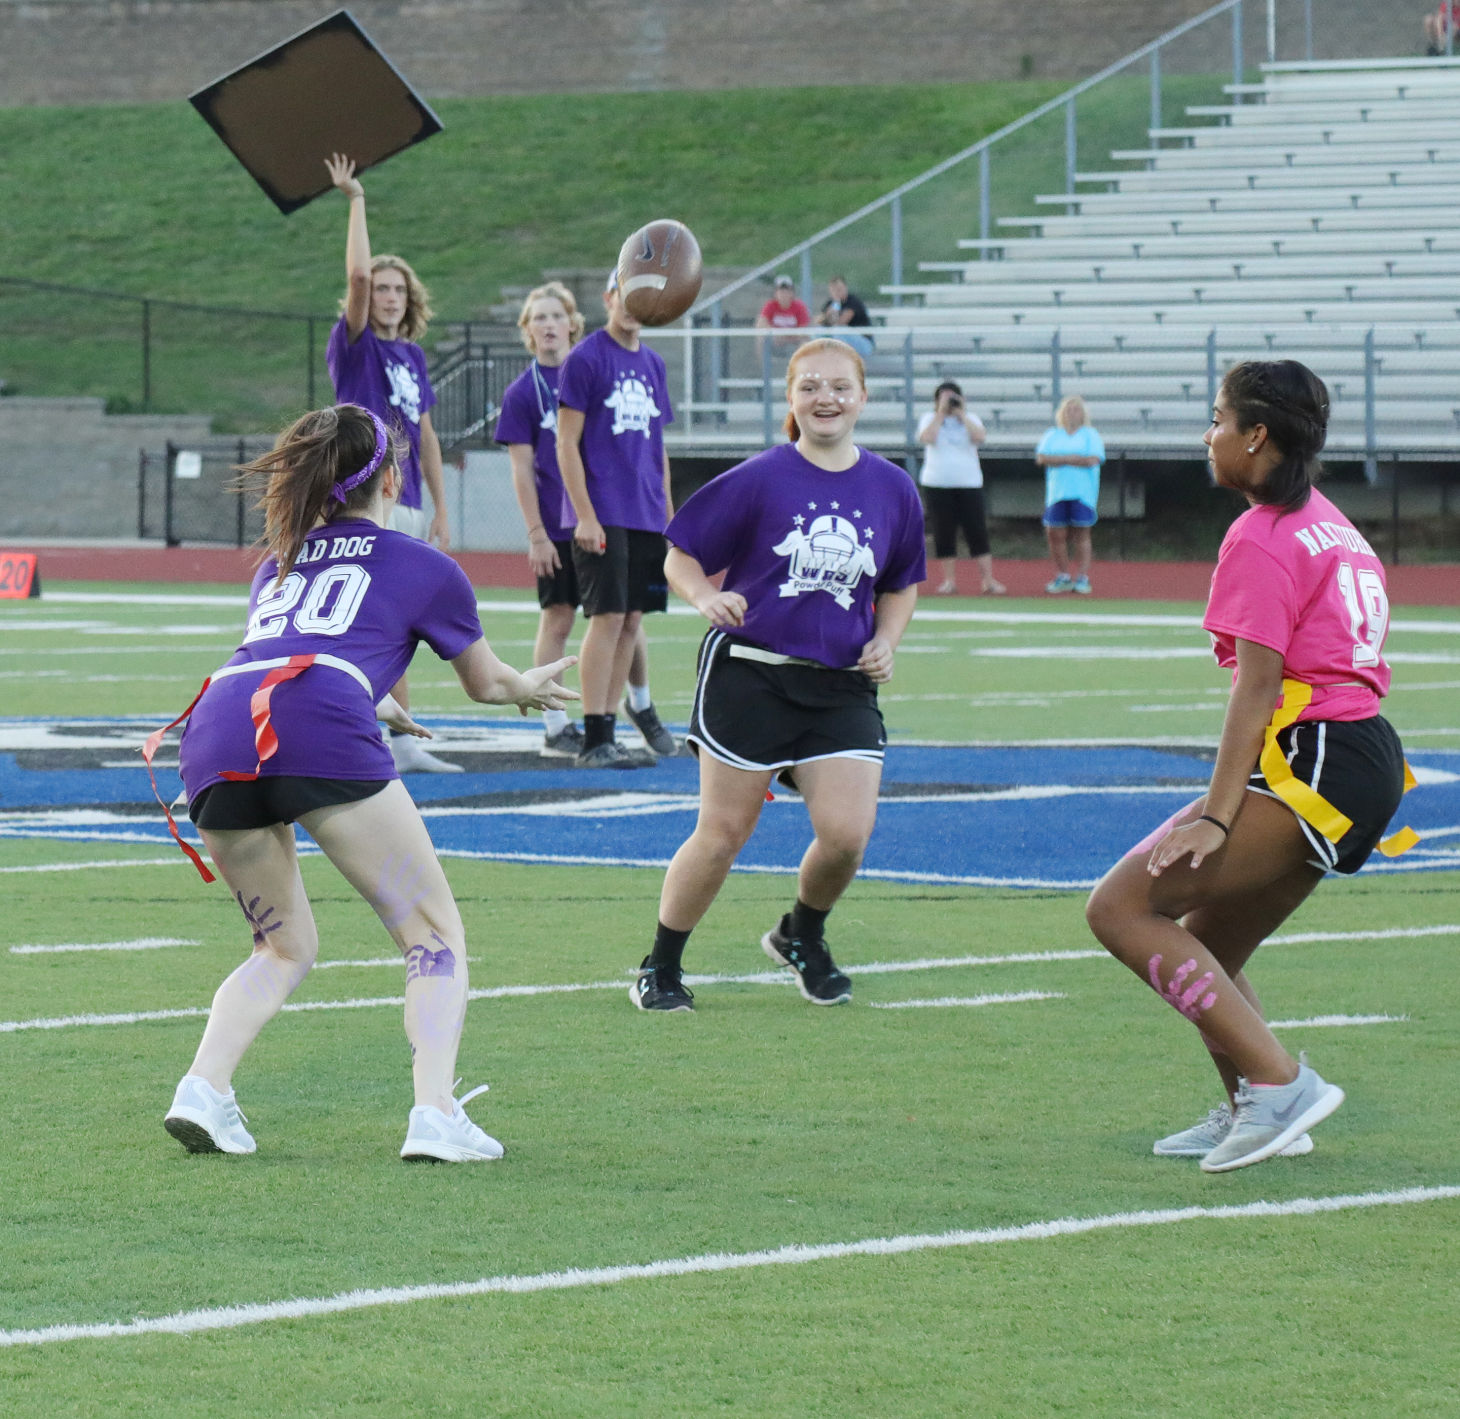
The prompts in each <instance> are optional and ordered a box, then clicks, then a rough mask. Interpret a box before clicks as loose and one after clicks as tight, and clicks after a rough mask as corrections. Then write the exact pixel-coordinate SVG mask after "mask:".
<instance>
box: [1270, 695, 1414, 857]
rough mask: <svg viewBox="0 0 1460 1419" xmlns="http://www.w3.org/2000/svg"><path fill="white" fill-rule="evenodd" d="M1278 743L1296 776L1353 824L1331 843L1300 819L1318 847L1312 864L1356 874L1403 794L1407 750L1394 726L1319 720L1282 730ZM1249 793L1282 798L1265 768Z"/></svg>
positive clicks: (1375, 721)
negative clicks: (1269, 781) (1265, 772)
mask: <svg viewBox="0 0 1460 1419" xmlns="http://www.w3.org/2000/svg"><path fill="white" fill-rule="evenodd" d="M1278 744H1279V746H1280V747H1281V749H1282V751H1283V755H1284V757H1285V758H1286V759H1287V761H1288V764H1289V766H1290V767H1291V768H1292V770H1293V776H1294V777H1295V778H1298V779H1301V780H1302V781H1303V782H1304V783H1306V784H1307V785H1308V786H1309V787H1310V788H1312V789H1313V790H1314V791H1315V792H1317V793H1321V794H1322V795H1323V797H1324V798H1326V799H1327V800H1328V801H1329V802H1330V803H1331V804H1333V806H1334V807H1335V808H1337V809H1338V811H1339V812H1340V813H1342V814H1343V815H1344V817H1346V818H1351V819H1352V820H1353V827H1351V828H1350V829H1349V830H1348V832H1346V833H1345V834H1344V835H1343V836H1342V837H1341V838H1340V839H1339V840H1338V841H1337V842H1336V843H1331V842H1329V841H1328V839H1327V838H1325V837H1324V836H1323V834H1322V833H1320V832H1319V831H1318V829H1317V828H1315V827H1314V826H1313V825H1312V824H1311V823H1309V822H1307V821H1305V820H1304V819H1302V818H1299V819H1298V826H1299V827H1300V828H1302V830H1303V836H1304V837H1306V838H1307V839H1308V842H1309V844H1310V845H1311V847H1312V848H1313V857H1312V858H1310V859H1309V860H1310V861H1311V862H1312V864H1313V866H1314V867H1317V868H1318V869H1319V870H1320V871H1323V872H1342V873H1345V874H1351V873H1354V872H1357V871H1358V870H1359V868H1361V867H1362V866H1363V865H1364V863H1365V862H1367V861H1368V860H1369V855H1370V854H1371V853H1372V852H1373V851H1374V848H1375V847H1376V846H1377V845H1378V842H1379V839H1380V838H1382V837H1383V836H1384V832H1385V830H1386V829H1387V828H1388V826H1389V820H1390V819H1391V818H1392V817H1393V816H1394V812H1395V810H1396V809H1397V808H1398V807H1399V800H1400V798H1401V797H1402V796H1403V794H1404V750H1403V749H1402V748H1401V747H1400V743H1399V736H1398V735H1397V734H1396V733H1395V732H1394V727H1393V726H1392V725H1391V724H1390V723H1389V721H1388V720H1387V719H1385V718H1384V717H1383V715H1377V714H1376V715H1375V716H1374V717H1373V718H1372V719H1354V720H1336V719H1329V720H1323V719H1318V720H1313V721H1311V722H1309V723H1304V724H1294V725H1290V726H1289V727H1288V728H1287V729H1283V730H1280V731H1279V732H1278ZM1247 788H1248V791H1249V792H1251V793H1262V794H1266V795H1267V797H1269V798H1277V794H1275V793H1274V792H1273V791H1272V789H1271V788H1270V787H1269V786H1268V782H1267V779H1266V778H1265V777H1264V776H1263V773H1262V770H1261V768H1260V767H1259V768H1257V769H1254V770H1253V771H1252V777H1251V778H1250V779H1248V781H1247Z"/></svg>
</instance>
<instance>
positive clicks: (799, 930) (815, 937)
mask: <svg viewBox="0 0 1460 1419" xmlns="http://www.w3.org/2000/svg"><path fill="white" fill-rule="evenodd" d="M830 915H831V908H830V907H828V908H827V909H826V910H825V911H824V912H819V911H817V910H816V908H815V907H808V906H807V905H806V903H805V902H803V901H802V900H801V898H800V897H797V898H796V905H795V906H794V907H793V908H792V909H791V936H792V938H793V939H794V940H796V941H820V940H821V938H822V936H823V935H824V934H825V932H826V919H827V917H829V916H830Z"/></svg>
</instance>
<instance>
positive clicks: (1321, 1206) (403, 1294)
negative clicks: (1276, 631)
mask: <svg viewBox="0 0 1460 1419" xmlns="http://www.w3.org/2000/svg"><path fill="white" fill-rule="evenodd" d="M1455 1198H1460V1187H1453V1186H1441V1187H1409V1188H1400V1189H1397V1190H1395V1191H1392V1192H1363V1193H1342V1194H1339V1195H1337V1196H1330V1197H1296V1198H1293V1199H1291V1200H1290V1201H1288V1202H1247V1203H1241V1204H1237V1205H1234V1206H1228V1207H1169V1208H1160V1209H1153V1210H1150V1211H1144V1212H1113V1213H1105V1214H1103V1215H1099V1216H1095V1217H1060V1218H1056V1219H1052V1220H1049V1221H1040V1222H1025V1223H1024V1224H1022V1225H1020V1226H1013V1227H983V1228H978V1229H969V1230H959V1231H950V1232H937V1233H923V1234H911V1235H904V1236H895V1237H867V1238H864V1239H862V1240H860V1241H854V1242H829V1243H822V1244H820V1245H805V1244H793V1245H790V1246H780V1247H770V1248H766V1249H764V1250H760V1251H745V1252H711V1253H707V1254H702V1255H700V1256H686V1257H673V1258H667V1259H664V1260H660V1261H648V1262H637V1263H630V1264H627V1265H617V1266H584V1267H574V1268H572V1269H571V1270H568V1271H540V1272H536V1273H532V1274H528V1275H505V1276H484V1277H481V1278H480V1279H478V1280H475V1281H456V1282H435V1283H432V1284H429V1285H423V1286H382V1287H376V1288H373V1289H369V1290H358V1291H341V1292H336V1293H335V1294H334V1295H332V1296H319V1297H302V1298H297V1299H294V1300H288V1301H264V1302H255V1303H252V1304H241V1305H235V1306H220V1307H217V1308H212V1309H208V1310H192V1311H174V1312H173V1313H172V1314H171V1315H164V1316H153V1317H139V1318H138V1319H136V1320H128V1321H100V1322H91V1323H77V1324H73V1325H49V1326H44V1327H41V1328H38V1329H35V1330H0V1346H15V1345H50V1344H55V1343H56V1342H58V1341H63V1340H118V1339H127V1338H130V1337H132V1336H138V1335H196V1334H198V1333H199V1332H202V1331H210V1330H233V1329H236V1328H238V1327H240V1326H246V1325H264V1324H268V1323H269V1322H272V1321H284V1320H304V1319H307V1318H309V1317H313V1316H324V1315H339V1314H341V1313H342V1312H346V1311H363V1310H374V1309H377V1308H379V1307H382V1306H407V1305H414V1304H416V1303H417V1302H421V1301H442V1300H453V1299H457V1298H459V1297H463V1296H487V1295H517V1296H521V1295H533V1294H536V1293H539V1292H543V1291H571V1290H579V1289H581V1288H583V1287H586V1286H616V1285H621V1284H622V1283H624V1282H626V1281H659V1280H665V1279H669V1278H672V1277H677V1276H702V1275H707V1274H710V1273H714V1272H727V1271H753V1270H758V1269H760V1268H763V1267H767V1266H805V1265H807V1264H808V1263H811V1262H823V1261H841V1260H844V1259H845V1258H847V1257H861V1256H870V1257H887V1256H907V1255H909V1254H910V1253H913V1252H926V1251H948V1250H951V1249H954V1248H962V1247H977V1246H997V1245H1002V1244H1004V1243H1011V1242H1037V1241H1050V1240H1053V1239H1055V1238H1059V1237H1077V1236H1084V1235H1088V1234H1089V1233H1091V1232H1108V1231H1117V1230H1127V1229H1131V1228H1138V1227H1165V1226H1172V1225H1175V1224H1181V1223H1192V1222H1236V1221H1247V1220H1260V1221H1264V1222H1266V1221H1271V1220H1273V1219H1275V1218H1281V1217H1318V1216H1323V1215H1326V1214H1330V1213H1335V1212H1351V1211H1357V1210H1359V1209H1361V1208H1370V1207H1409V1206H1414V1205H1416V1204H1418V1203H1422V1202H1444V1201H1452V1200H1454V1199H1455Z"/></svg>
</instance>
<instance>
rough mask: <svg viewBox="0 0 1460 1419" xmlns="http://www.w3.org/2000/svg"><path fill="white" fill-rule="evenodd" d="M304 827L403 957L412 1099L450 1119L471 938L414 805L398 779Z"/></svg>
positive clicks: (319, 814)
mask: <svg viewBox="0 0 1460 1419" xmlns="http://www.w3.org/2000/svg"><path fill="white" fill-rule="evenodd" d="M300 822H301V824H302V825H303V827H304V828H305V829H306V830H307V831H308V833H309V835H310V837H312V838H313V839H314V840H315V842H317V843H318V844H319V845H320V847H321V849H323V851H324V853H325V855H326V856H327V857H328V858H329V860H330V861H331V862H333V863H334V865H335V866H336V867H337V868H339V870H340V872H341V873H342V874H343V876H344V877H345V878H346V879H347V880H348V881H349V883H350V885H351V886H352V887H354V888H355V890H356V891H357V892H359V893H360V895H361V896H362V897H364V898H365V900H366V901H367V902H369V903H370V905H371V906H372V907H373V908H374V909H375V913H376V915H377V916H379V918H380V920H381V923H382V925H384V927H385V929H386V930H387V931H388V932H390V934H391V936H392V937H394V939H395V943H396V945H397V946H399V947H400V949H401V951H402V952H403V953H404V955H405V958H406V1009H405V1026H406V1038H407V1039H408V1040H409V1041H410V1044H411V1072H412V1075H413V1076H414V1080H415V1101H416V1103H417V1104H429V1105H431V1106H432V1107H434V1108H438V1109H440V1110H441V1112H442V1113H444V1114H446V1115H447V1116H448V1117H449V1116H450V1115H451V1112H452V1107H453V1105H452V1083H453V1081H454V1080H455V1078H456V1051H457V1046H458V1045H459V1044H460V1042H461V1027H462V1024H463V1022H464V1021H465V1019H466V989H467V972H466V935H465V932H464V930H463V928H462V924H461V914H460V913H459V912H458V911H457V909H456V900H455V898H454V897H453V896H452V895H451V888H450V886H449V885H448V884H447V881H446V874H445V872H443V871H442V869H441V863H440V860H439V859H438V858H437V856H436V850H435V848H434V847H433V846H432V845H431V839H430V836H429V835H428V834H427V832H426V825H425V824H424V823H423V822H422V821H421V815H420V813H419V811H418V810H417V808H416V805H415V804H414V803H413V802H412V801H411V796H410V794H409V793H407V792H406V789H405V785H404V784H402V783H401V782H400V780H399V779H394V780H392V781H391V782H390V783H389V784H387V785H386V787H385V788H383V789H382V790H381V791H380V792H379V793H377V794H375V795H374V797H372V798H367V799H365V800H363V801H362V802H359V803H346V804H341V805H340V806H338V807H335V808H320V809H317V810H316V811H315V812H313V813H306V814H305V815H304V817H303V818H302V819H301V820H300Z"/></svg>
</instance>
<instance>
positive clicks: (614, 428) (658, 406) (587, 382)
mask: <svg viewBox="0 0 1460 1419" xmlns="http://www.w3.org/2000/svg"><path fill="white" fill-rule="evenodd" d="M558 402H559V403H560V404H565V405H566V406H567V407H568V408H569V409H578V410H580V411H581V412H582V414H583V439H582V442H581V444H580V445H579V448H580V451H581V452H582V455H583V467H584V469H585V471H586V473H587V475H588V497H589V500H590V501H591V502H592V503H593V511H594V512H595V513H597V515H598V520H599V522H600V523H602V525H603V526H604V527H630V528H637V529H638V530H639V531H641V532H663V531H664V524H665V522H666V521H667V515H668V508H667V507H666V505H665V501H664V425H665V424H671V423H673V422H674V410H673V408H671V406H670V403H669V380H668V377H667V376H666V374H665V371H664V361H663V360H662V359H660V358H659V356H658V355H657V354H656V353H655V352H654V351H653V350H651V349H650V348H649V347H648V346H647V345H640V346H639V348H638V349H637V350H626V349H624V347H623V346H622V345H620V344H619V343H618V341H617V340H615V339H614V338H613V336H612V335H610V334H609V333H608V331H607V330H595V331H594V332H593V334H592V335H590V336H588V338H587V339H586V340H582V341H580V342H579V343H578V344H577V345H575V346H574V347H573V348H572V350H570V351H569V352H568V358H567V359H566V360H565V361H564V362H563V374H562V378H561V380H559V382H558Z"/></svg>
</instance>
